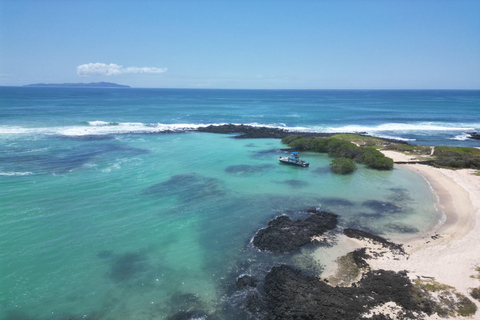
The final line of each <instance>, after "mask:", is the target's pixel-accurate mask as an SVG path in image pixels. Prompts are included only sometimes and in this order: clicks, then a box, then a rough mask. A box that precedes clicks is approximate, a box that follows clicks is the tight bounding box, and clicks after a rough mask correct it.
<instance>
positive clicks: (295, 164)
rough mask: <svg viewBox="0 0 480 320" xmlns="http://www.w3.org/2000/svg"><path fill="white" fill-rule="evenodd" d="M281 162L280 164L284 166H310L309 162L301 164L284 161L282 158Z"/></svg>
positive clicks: (301, 162)
mask: <svg viewBox="0 0 480 320" xmlns="http://www.w3.org/2000/svg"><path fill="white" fill-rule="evenodd" d="M278 160H279V161H280V163H284V164H289V165H292V166H297V167H303V168H305V167H308V166H309V165H310V164H309V163H308V162H304V161H300V162H291V161H288V160H284V159H282V158H280V159H278Z"/></svg>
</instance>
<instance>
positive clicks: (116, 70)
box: [77, 62, 167, 76]
mask: <svg viewBox="0 0 480 320" xmlns="http://www.w3.org/2000/svg"><path fill="white" fill-rule="evenodd" d="M166 71H167V68H154V67H143V68H140V67H127V68H124V67H123V66H119V65H118V64H114V63H110V64H106V63H98V62H97V63H87V64H82V65H80V66H78V67H77V74H78V75H81V76H97V75H104V76H116V75H119V74H125V73H163V72H166Z"/></svg>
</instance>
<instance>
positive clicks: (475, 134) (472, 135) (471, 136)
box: [467, 132, 480, 140]
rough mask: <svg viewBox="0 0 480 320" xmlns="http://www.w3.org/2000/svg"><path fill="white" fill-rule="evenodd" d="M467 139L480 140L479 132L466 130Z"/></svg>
mask: <svg viewBox="0 0 480 320" xmlns="http://www.w3.org/2000/svg"><path fill="white" fill-rule="evenodd" d="M467 134H468V135H469V137H468V138H469V139H474V140H480V133H478V132H467Z"/></svg>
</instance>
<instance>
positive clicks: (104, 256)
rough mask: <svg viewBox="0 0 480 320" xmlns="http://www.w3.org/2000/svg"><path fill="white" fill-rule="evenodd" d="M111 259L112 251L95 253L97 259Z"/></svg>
mask: <svg viewBox="0 0 480 320" xmlns="http://www.w3.org/2000/svg"><path fill="white" fill-rule="evenodd" d="M112 257H113V251H112V250H103V251H100V252H99V253H97V258H99V259H110V258H112Z"/></svg>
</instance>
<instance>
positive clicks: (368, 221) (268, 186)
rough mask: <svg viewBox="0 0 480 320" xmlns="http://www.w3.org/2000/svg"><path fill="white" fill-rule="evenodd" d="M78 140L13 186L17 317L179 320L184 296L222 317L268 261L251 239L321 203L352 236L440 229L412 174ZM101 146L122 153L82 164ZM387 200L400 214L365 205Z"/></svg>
mask: <svg viewBox="0 0 480 320" xmlns="http://www.w3.org/2000/svg"><path fill="white" fill-rule="evenodd" d="M62 143H65V145H67V142H65V141H62ZM68 144H69V145H70V144H71V148H72V149H71V150H70V151H66V150H62V151H60V150H56V152H57V153H59V154H60V155H59V159H63V160H61V161H58V162H59V163H60V164H59V165H58V166H57V167H55V169H54V171H55V173H52V174H44V173H42V172H39V173H37V172H35V170H39V169H38V168H25V169H24V170H30V172H32V173H31V174H27V175H23V176H22V175H12V176H3V177H2V178H1V179H2V180H1V184H2V190H4V192H2V195H1V197H0V201H1V203H2V212H3V214H2V217H1V218H2V223H1V227H0V228H1V230H0V234H2V244H1V247H2V248H1V252H2V256H1V259H2V265H1V272H0V274H1V275H2V279H1V282H2V287H1V289H0V290H1V296H2V301H1V306H2V313H1V314H2V317H3V318H4V319H9V317H13V316H14V315H20V316H21V317H26V318H27V319H28V317H31V318H32V319H55V318H56V317H57V316H58V318H61V317H65V316H67V315H68V316H80V315H86V316H87V318H96V317H99V318H101V319H133V318H135V319H153V318H155V317H158V316H168V315H169V314H171V313H172V312H173V311H174V306H172V298H174V297H175V296H179V295H180V294H194V295H197V297H198V298H199V299H200V300H201V301H202V303H203V307H204V308H205V309H207V310H215V308H219V307H220V306H221V305H222V297H223V296H224V295H225V294H226V293H225V289H224V287H223V285H224V280H225V278H226V277H228V272H229V271H230V270H231V269H232V268H235V266H236V265H237V264H238V263H239V261H241V260H242V259H244V257H250V256H251V255H254V254H258V253H255V251H256V250H255V249H253V248H251V245H250V244H249V240H250V239H251V237H252V236H253V235H254V234H255V232H256V231H257V230H258V229H259V228H261V227H263V226H265V224H266V222H267V221H268V220H270V219H272V218H273V217H275V216H276V215H278V214H282V213H285V212H289V211H290V210H292V211H293V210H296V209H303V208H306V207H309V206H321V207H322V209H326V210H329V211H332V212H335V213H338V214H339V215H341V220H342V225H344V226H356V227H364V228H369V229H371V230H375V231H377V232H379V231H380V230H384V231H387V233H391V232H395V230H397V229H395V228H396V227H399V226H400V227H406V226H408V227H410V228H416V230H417V231H418V232H421V231H423V230H425V229H426V228H428V227H429V226H430V225H431V224H432V223H434V221H435V219H436V212H435V210H434V207H433V202H434V199H433V196H432V195H431V194H430V192H429V189H428V186H426V185H425V182H424V181H423V180H422V179H420V178H419V177H417V176H415V175H413V174H412V173H410V172H408V171H404V170H400V169H396V170H394V171H392V172H378V171H373V170H370V169H367V168H363V167H361V168H360V169H359V170H358V172H357V173H356V174H354V175H351V176H337V175H332V174H331V173H330V172H329V167H328V164H329V162H330V160H329V159H328V157H326V156H323V155H318V154H304V155H302V157H303V158H305V159H306V160H308V161H309V162H310V163H311V167H310V168H307V169H301V170H299V168H294V167H289V166H284V165H281V164H278V163H277V160H276V158H277V157H278V155H279V154H281V152H279V151H278V149H279V148H281V147H282V145H281V143H280V142H279V141H278V140H271V139H258V140H239V139H232V138H231V137H230V136H225V135H214V134H200V133H187V134H170V135H131V136H129V135H127V136H122V137H121V138H119V139H115V140H112V141H95V142H92V141H81V142H78V141H76V142H73V143H72V142H68ZM92 145H95V146H96V147H100V146H101V147H102V148H103V149H112V150H114V151H111V152H108V153H107V152H104V153H98V154H95V155H94V156H91V157H85V158H84V161H83V162H81V163H80V162H78V163H76V164H77V165H78V166H75V167H72V166H71V165H69V164H70V162H71V161H67V160H66V159H67V158H68V157H71V158H75V157H77V158H82V156H81V155H82V154H83V155H85V154H86V153H87V151H85V149H87V150H90V149H92V148H93V149H94V150H96V147H92ZM107 145H109V147H107ZM113 146H116V147H113ZM46 149H47V150H45V149H41V150H40V151H37V153H36V155H41V154H45V153H49V152H50V149H49V148H48V147H46ZM90 152H92V153H93V151H90ZM62 153H65V154H67V155H62ZM62 166H63V167H62ZM50 170H51V168H50ZM39 171H41V169H40V170H39ZM340 199H343V200H344V201H343V202H342V201H339V200H340ZM386 199H387V200H388V201H389V202H391V203H395V204H396V205H398V212H396V213H390V214H384V213H382V212H381V210H377V209H375V208H374V207H373V208H372V206H368V205H363V204H362V203H364V202H365V201H368V200H370V201H374V200H376V201H386ZM347 201H348V202H347ZM257 259H261V258H258V257H257ZM265 263H268V262H265Z"/></svg>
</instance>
